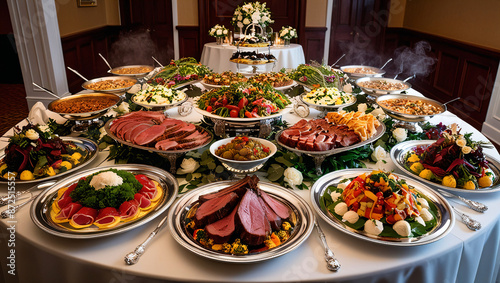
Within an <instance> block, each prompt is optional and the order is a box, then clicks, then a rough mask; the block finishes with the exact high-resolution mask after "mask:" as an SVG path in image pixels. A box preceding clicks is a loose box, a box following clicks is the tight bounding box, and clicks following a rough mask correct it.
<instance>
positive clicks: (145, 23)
mask: <svg viewBox="0 0 500 283" xmlns="http://www.w3.org/2000/svg"><path fill="white" fill-rule="evenodd" d="M120 12H121V21H122V26H123V29H122V34H121V38H122V39H123V38H130V39H132V41H129V42H128V44H129V46H128V47H127V45H126V40H122V41H123V42H120V43H121V44H120V45H121V46H120V47H119V48H121V49H124V50H120V52H116V51H115V52H114V54H115V56H114V58H113V59H114V60H120V59H121V60H123V61H127V62H121V63H122V64H153V60H152V59H151V56H154V57H155V58H156V59H158V60H159V61H160V62H162V63H163V64H168V63H169V62H170V60H171V59H173V58H174V35H173V20H172V0H148V1H143V0H122V1H120ZM119 40H120V39H119ZM126 50H131V51H132V53H131V54H123V52H125V51H126ZM112 52H113V50H112ZM120 56H121V58H117V57H120Z"/></svg>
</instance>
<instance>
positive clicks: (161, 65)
mask: <svg viewBox="0 0 500 283" xmlns="http://www.w3.org/2000/svg"><path fill="white" fill-rule="evenodd" d="M151 58H153V60H155V62H156V63H157V64H158V65H160V67H162V68H163V64H162V63H160V62H159V61H158V60H156V58H155V57H154V56H151Z"/></svg>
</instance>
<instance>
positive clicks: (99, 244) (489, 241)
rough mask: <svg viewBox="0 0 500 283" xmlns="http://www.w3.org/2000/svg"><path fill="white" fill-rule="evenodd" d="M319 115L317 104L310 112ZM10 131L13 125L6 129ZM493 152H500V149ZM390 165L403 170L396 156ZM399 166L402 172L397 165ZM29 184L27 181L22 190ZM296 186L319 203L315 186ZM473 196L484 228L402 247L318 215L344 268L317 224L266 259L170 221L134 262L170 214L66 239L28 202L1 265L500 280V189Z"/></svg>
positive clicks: (87, 272)
mask: <svg viewBox="0 0 500 283" xmlns="http://www.w3.org/2000/svg"><path fill="white" fill-rule="evenodd" d="M299 47H300V46H299ZM210 57H212V58H213V57H216V56H210ZM203 63H206V62H203ZM411 92H414V91H411ZM412 94H414V93H412ZM167 112H168V114H169V115H170V116H171V117H173V118H180V119H184V120H186V121H191V122H196V121H199V119H200V118H201V116H200V115H199V114H198V113H196V112H195V111H193V112H192V113H191V114H190V115H189V116H187V117H180V116H179V115H178V114H177V110H176V109H175V108H174V109H170V110H168V111H167ZM318 114H319V112H318V111H316V110H312V109H311V113H310V114H309V117H307V119H310V118H314V117H315V116H316V115H318ZM283 119H284V120H286V121H287V122H289V123H290V124H293V123H295V122H297V121H298V120H300V119H301V118H300V117H298V116H297V115H295V114H293V113H288V114H285V116H284V117H283ZM430 122H431V123H435V124H437V123H439V122H443V123H444V124H451V123H454V122H456V123H458V124H459V125H460V127H462V131H463V132H464V133H467V132H473V133H474V134H473V137H472V138H473V139H475V140H483V141H487V139H486V138H485V137H484V136H483V135H482V134H481V133H480V132H478V131H477V130H475V129H474V128H473V127H471V126H470V125H468V124H466V123H465V122H464V121H462V120H460V119H459V118H458V117H457V116H455V115H454V114H452V113H450V112H446V113H444V114H442V115H439V116H437V117H434V118H433V119H432V120H431V121H430ZM10 134H12V132H8V133H7V134H6V135H10ZM5 145H6V143H5V142H3V141H2V142H1V143H0V147H4V146H5ZM485 151H486V152H487V153H488V154H490V155H492V156H494V157H495V158H497V159H500V155H499V153H498V152H497V151H496V150H495V149H485ZM106 156H107V152H102V153H99V155H98V157H97V158H96V159H95V160H94V161H93V162H92V163H91V164H89V165H88V166H87V168H91V167H96V166H100V165H101V164H103V165H104V164H112V162H109V161H105V162H103V161H104V160H105V157H106ZM386 165H387V166H388V167H389V168H392V169H396V167H395V165H394V164H392V163H390V162H389V163H388V164H386ZM396 173H402V172H400V171H399V170H396ZM27 187H29V186H27V185H23V186H21V185H19V186H16V189H17V190H23V189H25V188H27ZM0 188H1V189H0V192H1V193H6V190H7V186H4V185H2V187H0ZM295 192H296V193H297V194H299V195H300V196H301V197H302V198H304V199H305V200H306V201H307V202H308V203H309V204H310V203H311V200H310V191H309V190H304V191H295ZM467 196H468V197H471V198H473V199H474V200H476V201H480V202H483V203H485V204H486V205H488V206H489V210H488V211H487V212H485V213H484V214H483V213H479V212H475V211H472V210H470V209H468V208H467V207H465V206H464V205H462V204H461V203H458V202H454V201H451V200H450V203H451V204H452V205H453V206H455V207H456V208H458V209H459V210H460V211H462V212H464V213H467V214H469V215H470V216H471V217H473V218H474V219H476V220H478V221H480V222H481V224H482V229H481V230H479V231H476V232H474V231H471V230H469V229H467V227H466V226H465V225H464V224H463V223H461V222H460V221H459V218H458V217H457V221H456V223H455V226H454V227H453V230H452V231H451V233H450V234H448V235H447V236H446V237H444V238H443V239H441V240H439V241H437V242H433V243H430V244H427V245H422V246H414V247H395V246H387V245H381V244H376V243H372V242H368V241H363V240H360V239H358V238H355V237H352V236H350V235H348V234H345V233H343V232H341V231H338V230H336V229H335V228H333V227H332V226H330V225H328V224H327V223H326V222H325V221H323V220H321V219H320V220H319V221H318V222H319V224H320V225H321V226H322V228H323V230H324V232H325V234H326V238H327V241H328V243H329V245H330V248H331V249H332V250H333V251H334V252H335V255H336V257H337V258H338V260H339V261H340V263H341V265H342V267H341V268H340V270H339V271H338V272H331V271H328V270H327V269H326V264H325V261H324V250H323V247H322V245H321V242H320V239H319V237H318V234H317V232H316V230H313V232H312V233H311V235H310V236H309V238H308V239H307V240H306V241H305V242H304V243H302V244H301V245H300V246H299V247H298V248H296V249H295V250H293V251H291V252H289V253H287V254H285V255H283V256H280V257H277V258H274V259H270V260H267V261H262V262H258V263H248V264H234V263H226V262H218V261H215V260H210V259H206V258H204V257H200V256H198V255H195V254H193V253H191V252H189V251H188V250H186V249H185V248H183V247H182V246H181V245H179V244H178V243H177V242H176V241H175V240H174V238H173V237H172V236H171V234H170V233H169V231H168V226H165V227H164V228H163V230H162V231H161V232H160V233H159V235H158V236H157V237H156V238H155V239H154V240H153V241H152V243H151V244H150V246H149V248H148V249H147V251H146V253H145V254H144V255H143V256H142V258H141V260H140V261H139V262H138V263H137V264H135V265H132V266H128V265H126V264H125V263H124V261H123V258H124V255H125V254H127V253H128V252H130V251H133V250H134V249H135V247H136V246H137V245H139V244H140V243H142V241H144V240H145V239H146V238H147V236H148V235H149V233H150V232H151V231H152V230H153V229H154V228H155V227H156V225H157V224H158V222H159V221H160V218H161V217H162V216H160V217H158V218H156V219H154V220H153V221H151V222H149V223H147V224H145V225H143V226H141V227H138V228H135V229H133V230H131V231H128V232H124V233H121V234H118V235H113V236H108V237H104V238H95V239H66V238H59V237H57V236H53V235H51V234H48V233H45V232H44V231H42V230H40V229H39V228H38V227H36V226H35V225H34V224H33V222H32V221H31V219H30V213H29V208H28V207H24V208H22V209H20V210H19V211H18V212H17V213H16V215H15V218H14V219H3V220H1V221H0V231H1V235H2V240H1V241H0V251H1V254H2V255H4V256H2V257H1V258H0V262H1V268H0V269H1V270H2V274H3V279H4V280H5V282H160V281H161V282H164V281H169V282H186V281H189V282H191V281H195V282H296V281H297V282H298V281H306V282H329V281H335V282H478V283H479V282H498V280H499V276H498V271H499V268H500V258H499V257H500V253H499V252H500V206H498V205H496V203H498V202H499V201H500V194H499V193H489V194H475V195H471V194H468V195H467ZM165 214H166V213H164V215H165ZM11 225H15V233H14V235H15V236H14V239H15V240H14V241H15V247H14V248H13V249H15V273H16V275H15V276H14V275H10V274H8V273H7V272H8V271H9V267H8V266H7V264H8V263H9V259H7V255H9V254H11V251H10V249H12V247H8V242H7V241H8V240H9V238H10V239H12V236H11V234H10V233H11V232H10V231H11V230H7V228H8V227H10V226H11Z"/></svg>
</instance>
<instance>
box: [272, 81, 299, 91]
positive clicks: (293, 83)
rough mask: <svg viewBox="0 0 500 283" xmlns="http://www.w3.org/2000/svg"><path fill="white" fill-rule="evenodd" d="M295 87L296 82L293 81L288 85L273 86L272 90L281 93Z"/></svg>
mask: <svg viewBox="0 0 500 283" xmlns="http://www.w3.org/2000/svg"><path fill="white" fill-rule="evenodd" d="M296 85H297V82H296V81H293V82H292V83H291V84H289V85H284V86H275V87H274V89H275V90H280V91H283V90H287V89H289V88H292V87H294V86H296Z"/></svg>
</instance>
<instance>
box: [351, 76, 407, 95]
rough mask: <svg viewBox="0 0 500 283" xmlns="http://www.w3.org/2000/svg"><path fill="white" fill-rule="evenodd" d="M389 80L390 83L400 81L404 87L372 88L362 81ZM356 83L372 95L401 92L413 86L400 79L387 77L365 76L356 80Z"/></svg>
mask: <svg viewBox="0 0 500 283" xmlns="http://www.w3.org/2000/svg"><path fill="white" fill-rule="evenodd" d="M379 81H383V82H388V83H400V84H402V85H403V86H404V87H403V88H402V89H397V90H384V89H378V88H370V87H364V86H362V83H366V82H379ZM356 85H358V86H359V87H360V88H361V89H362V90H363V92H364V93H366V94H369V95H372V96H380V95H384V94H397V93H401V92H403V91H406V90H409V89H410V88H411V84H410V83H407V82H404V81H400V80H395V79H387V78H377V77H364V78H360V79H357V80H356Z"/></svg>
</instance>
